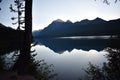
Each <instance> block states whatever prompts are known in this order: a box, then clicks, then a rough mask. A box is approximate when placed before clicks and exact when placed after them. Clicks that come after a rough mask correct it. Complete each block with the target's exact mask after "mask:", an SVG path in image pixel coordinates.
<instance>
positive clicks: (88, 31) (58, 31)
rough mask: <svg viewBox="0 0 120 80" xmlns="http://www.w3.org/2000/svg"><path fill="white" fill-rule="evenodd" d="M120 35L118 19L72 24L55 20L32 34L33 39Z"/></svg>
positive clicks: (119, 20) (86, 20)
mask: <svg viewBox="0 0 120 80" xmlns="http://www.w3.org/2000/svg"><path fill="white" fill-rule="evenodd" d="M117 34H120V19H117V20H110V21H105V20H103V19H101V18H96V19H94V20H88V19H85V20H81V21H79V22H75V23H72V22H71V21H69V20H68V21H66V22H64V21H62V20H60V19H57V20H55V21H53V22H52V23H51V24H49V25H48V26H47V27H46V28H44V29H43V30H40V31H35V32H33V36H34V37H68V36H97V35H117Z"/></svg>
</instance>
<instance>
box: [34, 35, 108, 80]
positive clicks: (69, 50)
mask: <svg viewBox="0 0 120 80" xmlns="http://www.w3.org/2000/svg"><path fill="white" fill-rule="evenodd" d="M108 38H109V37H107V36H104V37H62V38H47V39H46V38H44V39H41V38H36V39H35V42H37V45H36V46H35V47H33V48H32V49H35V50H36V52H35V53H37V56H36V57H35V58H36V60H41V59H44V60H45V62H47V63H48V64H53V65H54V68H53V69H54V72H55V73H57V74H58V76H56V77H55V78H54V79H53V80H78V78H82V79H85V78H86V73H85V71H84V70H85V69H86V68H87V67H89V65H88V64H89V62H91V63H92V64H96V65H99V66H102V64H103V62H106V61H107V59H106V57H105V55H106V54H108V52H107V51H105V48H107V47H109V43H108V42H109V39H108ZM86 80H87V79H86Z"/></svg>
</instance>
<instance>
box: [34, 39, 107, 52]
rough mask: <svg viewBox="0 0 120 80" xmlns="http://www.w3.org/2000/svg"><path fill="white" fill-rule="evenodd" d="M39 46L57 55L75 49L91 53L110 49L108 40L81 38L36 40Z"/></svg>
mask: <svg viewBox="0 0 120 80" xmlns="http://www.w3.org/2000/svg"><path fill="white" fill-rule="evenodd" d="M35 41H36V42H38V44H39V45H44V46H46V47H48V48H50V49H51V50H53V51H54V52H56V53H63V52H65V51H69V52H70V51H72V50H73V49H82V50H85V51H89V50H91V49H95V50H97V51H101V50H103V49H104V48H106V47H108V42H109V40H108V39H105V38H104V39H79V38H77V39H76V38H49V39H36V40H35Z"/></svg>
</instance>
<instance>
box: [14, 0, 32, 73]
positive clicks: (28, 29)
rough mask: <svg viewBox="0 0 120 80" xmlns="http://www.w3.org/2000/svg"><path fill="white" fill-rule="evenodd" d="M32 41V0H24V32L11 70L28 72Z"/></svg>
mask: <svg viewBox="0 0 120 80" xmlns="http://www.w3.org/2000/svg"><path fill="white" fill-rule="evenodd" d="M31 42H32V0H25V33H24V41H23V45H22V47H21V49H20V55H19V57H18V59H17V61H16V63H15V64H14V66H13V70H15V71H18V73H20V74H29V70H28V69H29V65H30V61H31V59H30V58H31V55H30V49H31Z"/></svg>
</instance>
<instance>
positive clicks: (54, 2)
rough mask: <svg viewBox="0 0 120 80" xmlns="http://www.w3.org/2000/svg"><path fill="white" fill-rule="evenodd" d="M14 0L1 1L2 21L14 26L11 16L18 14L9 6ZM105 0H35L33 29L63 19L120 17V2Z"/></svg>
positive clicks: (73, 20) (0, 19) (79, 19)
mask: <svg viewBox="0 0 120 80" xmlns="http://www.w3.org/2000/svg"><path fill="white" fill-rule="evenodd" d="M13 1H14V0H3V1H2V3H0V7H1V8H2V10H1V11H0V23H2V24H4V25H6V26H11V27H12V28H17V25H16V26H13V25H12V23H13V22H15V21H12V20H11V19H10V18H11V17H12V16H16V14H15V13H11V12H10V9H9V6H10V4H11V3H13ZM102 1H103V0H97V1H95V0H33V31H34V30H39V29H43V28H45V27H47V26H48V25H49V24H50V23H51V22H52V21H54V20H57V19H61V20H63V21H66V20H70V21H72V22H76V21H81V20H83V19H89V20H92V19H95V18H96V17H100V18H102V19H104V20H112V19H118V18H120V2H117V3H116V4H115V3H113V0H110V2H111V4H110V5H106V4H104V3H103V2H102Z"/></svg>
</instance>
